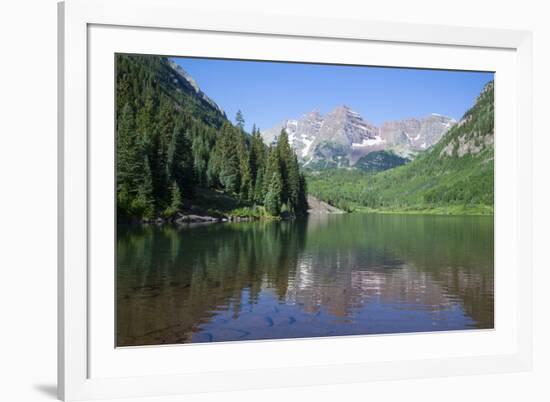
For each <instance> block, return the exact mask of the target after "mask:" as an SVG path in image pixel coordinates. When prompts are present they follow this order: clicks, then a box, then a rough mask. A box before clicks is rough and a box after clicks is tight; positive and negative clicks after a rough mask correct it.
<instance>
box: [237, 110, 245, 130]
mask: <svg viewBox="0 0 550 402" xmlns="http://www.w3.org/2000/svg"><path fill="white" fill-rule="evenodd" d="M235 122H236V123H237V127H238V128H239V130H241V131H244V117H243V112H241V111H240V110H238V111H237V115H236V116H235Z"/></svg>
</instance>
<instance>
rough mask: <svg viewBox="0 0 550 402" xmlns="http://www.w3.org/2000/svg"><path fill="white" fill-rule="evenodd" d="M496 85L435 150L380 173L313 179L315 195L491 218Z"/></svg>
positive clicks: (353, 206) (367, 205) (345, 204)
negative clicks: (488, 216) (484, 214)
mask: <svg viewBox="0 0 550 402" xmlns="http://www.w3.org/2000/svg"><path fill="white" fill-rule="evenodd" d="M493 125H494V84H493V82H492V81H491V82H490V83H488V84H487V85H486V86H485V88H484V89H483V91H482V93H481V94H480V95H479V97H478V98H477V100H476V102H475V104H474V106H473V107H472V108H471V109H470V110H468V111H467V112H466V113H465V114H464V117H463V118H462V119H461V121H460V122H459V123H458V124H456V125H455V126H453V127H452V128H451V129H450V130H449V132H448V133H447V134H445V135H444V136H443V138H442V139H441V140H440V141H439V142H438V143H437V144H435V145H434V146H433V147H432V148H430V149H429V150H427V151H426V152H424V153H423V154H421V155H420V156H419V157H417V158H416V159H415V160H414V161H412V162H410V163H408V164H406V165H403V166H400V167H396V168H393V169H390V170H386V171H384V172H380V173H366V172H362V171H359V170H356V169H354V170H331V171H324V172H312V173H310V174H309V175H308V186H309V191H310V193H311V194H313V195H315V196H317V197H318V198H320V199H322V200H324V201H327V202H329V203H330V204H332V205H335V206H337V207H339V208H342V209H346V210H348V211H352V210H371V209H372V210H380V211H384V210H385V211H407V210H410V211H426V212H430V211H432V212H442V213H492V211H493V204H494V188H493V186H494V184H493V182H494V174H493V157H494V151H493V138H494V133H493V130H494V127H493Z"/></svg>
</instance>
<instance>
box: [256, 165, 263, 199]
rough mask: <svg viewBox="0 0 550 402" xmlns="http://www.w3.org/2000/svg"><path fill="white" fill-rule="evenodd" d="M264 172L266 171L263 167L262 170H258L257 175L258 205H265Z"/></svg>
mask: <svg viewBox="0 0 550 402" xmlns="http://www.w3.org/2000/svg"><path fill="white" fill-rule="evenodd" d="M264 170H265V168H264V167H262V168H261V169H258V172H257V174H256V180H255V182H254V202H255V203H256V204H263V203H264V199H265V192H264Z"/></svg>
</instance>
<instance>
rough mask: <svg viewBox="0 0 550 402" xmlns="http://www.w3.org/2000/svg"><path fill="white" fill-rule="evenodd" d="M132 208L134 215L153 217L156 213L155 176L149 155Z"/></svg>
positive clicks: (145, 160)
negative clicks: (153, 175) (153, 176)
mask: <svg viewBox="0 0 550 402" xmlns="http://www.w3.org/2000/svg"><path fill="white" fill-rule="evenodd" d="M131 210H132V215H133V216H138V217H142V218H147V219H151V218H153V217H154V214H155V201H154V199H153V178H152V175H151V167H150V165H149V158H148V157H147V155H146V156H145V159H144V172H143V181H142V182H141V183H140V184H139V185H138V187H137V194H136V197H135V198H134V199H133V200H132V204H131Z"/></svg>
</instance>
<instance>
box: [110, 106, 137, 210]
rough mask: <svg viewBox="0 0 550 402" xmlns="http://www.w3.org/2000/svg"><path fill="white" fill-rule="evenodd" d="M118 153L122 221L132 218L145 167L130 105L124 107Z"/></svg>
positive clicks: (118, 203) (120, 122)
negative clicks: (133, 202) (133, 204)
mask: <svg viewBox="0 0 550 402" xmlns="http://www.w3.org/2000/svg"><path fill="white" fill-rule="evenodd" d="M116 151H117V152H116V153H117V161H116V163H117V169H116V171H117V210H118V211H119V212H120V217H121V218H122V219H127V218H129V217H131V216H132V201H133V200H134V198H135V197H136V195H137V190H138V186H139V184H140V183H141V181H142V180H143V173H144V165H143V151H142V146H141V142H140V141H139V138H138V133H137V131H136V125H135V120H134V114H133V111H132V107H131V106H130V104H128V103H126V105H125V106H124V108H123V110H122V112H121V114H120V119H119V123H118V129H117V137H116Z"/></svg>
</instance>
